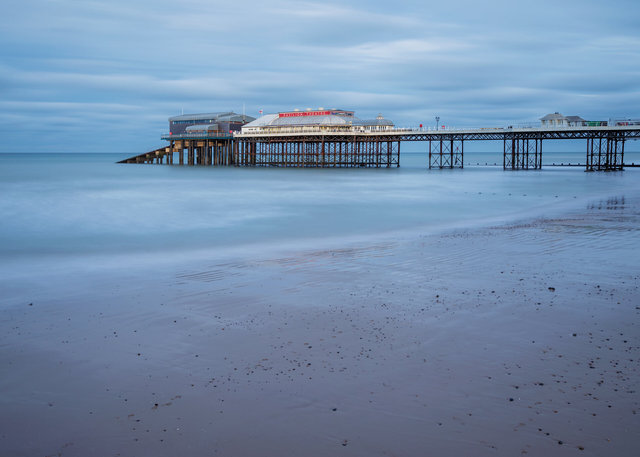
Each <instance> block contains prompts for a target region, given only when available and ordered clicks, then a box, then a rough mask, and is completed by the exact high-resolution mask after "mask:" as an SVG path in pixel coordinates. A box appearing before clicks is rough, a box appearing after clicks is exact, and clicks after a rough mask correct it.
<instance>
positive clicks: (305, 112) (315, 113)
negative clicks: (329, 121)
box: [278, 111, 331, 117]
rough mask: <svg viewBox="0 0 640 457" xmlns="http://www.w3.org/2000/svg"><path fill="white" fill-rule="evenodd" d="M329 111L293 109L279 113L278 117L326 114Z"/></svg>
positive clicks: (329, 112)
mask: <svg viewBox="0 0 640 457" xmlns="http://www.w3.org/2000/svg"><path fill="white" fill-rule="evenodd" d="M330 114H331V111H293V112H290V113H279V114H278V117H299V116H328V115H330Z"/></svg>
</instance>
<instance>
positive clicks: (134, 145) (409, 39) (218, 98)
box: [0, 0, 640, 153]
mask: <svg viewBox="0 0 640 457" xmlns="http://www.w3.org/2000/svg"><path fill="white" fill-rule="evenodd" d="M5 3H6V4H4V5H3V25H2V27H1V28H0V94H1V96H0V135H1V137H2V142H0V152H136V153H138V152H145V151H147V150H151V149H155V148H157V147H161V146H163V144H164V142H163V141H162V140H161V139H160V136H161V135H162V134H163V133H165V132H167V131H168V122H167V119H168V118H169V117H170V116H174V115H178V114H181V113H183V112H184V113H185V114H187V113H205V112H215V111H227V110H232V111H236V112H239V113H241V112H242V111H243V110H245V112H246V114H248V115H252V116H256V117H257V116H258V112H259V110H263V111H264V113H273V112H278V111H288V110H292V109H295V108H299V109H305V108H318V107H324V108H340V109H348V110H355V111H356V116H358V117H361V118H365V119H366V118H373V117H375V116H376V115H377V114H378V113H382V114H383V115H384V116H385V117H387V118H388V119H391V120H393V121H394V122H395V124H396V125H398V126H401V127H415V126H418V125H419V124H424V125H425V126H428V125H432V124H433V125H435V116H439V117H440V124H443V125H446V126H449V127H493V126H505V125H520V124H531V123H538V122H539V121H538V120H539V118H540V117H542V116H544V115H545V114H548V113H551V112H556V111H558V112H560V113H562V114H565V115H579V116H582V117H583V118H585V119H588V120H602V119H609V118H640V26H638V24H639V23H640V2H638V1H637V0H607V1H594V0H580V1H576V0H564V1H557V0H554V1H548V0H537V1H526V2H523V1H517V0H510V1H506V0H486V1H484V2H479V1H477V0H473V1H469V0H456V1H455V2H447V1H442V0H441V1H437V2H436V1H431V0H419V1H414V0H409V1H401V0H397V1H389V0H384V1H378V0H368V1H364V0H353V1H349V2H347V1H334V0H326V1H322V2H318V1H290V0H271V1H268V0H264V1H254V0H244V1H235V2H233V1H218V0H209V1H205V0H180V1H171V2H169V1H167V0H128V1H123V0H108V1H91V0H8V1H7V2H5Z"/></svg>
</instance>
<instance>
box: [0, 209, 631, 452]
mask: <svg viewBox="0 0 640 457" xmlns="http://www.w3.org/2000/svg"><path fill="white" fill-rule="evenodd" d="M639 248H640V210H639V206H638V205H637V202H631V201H629V200H628V199H627V201H624V200H623V199H614V200H610V201H603V202H600V203H598V202H596V203H595V204H594V205H593V206H591V207H589V208H586V209H585V210H584V211H583V212H581V213H579V214H571V215H567V217H566V218H559V219H553V220H537V221H530V222H527V223H523V224H517V225H507V226H500V227H491V228H486V229H478V230H459V231H454V232H450V233H446V234H441V235H429V236H423V237H418V238H413V239H411V238H404V239H397V240H391V241H390V240H386V239H385V240H381V241H380V242H377V243H375V242H373V243H370V242H367V243H366V244H362V245H353V246H348V247H344V248H343V249H327V250H308V251H298V252H287V253H282V255H276V256H260V255H256V256H251V257H252V258H248V259H247V258H245V259H242V258H235V259H216V258H215V257H212V258H211V259H210V261H208V262H201V261H198V262H197V263H190V262H185V263H180V264H178V265H159V266H158V267H157V268H155V269H150V270H148V271H145V272H142V271H140V270H138V269H133V268H132V269H127V268H126V265H125V266H123V267H122V268H120V269H119V270H118V271H116V270H112V269H110V268H107V267H105V268H101V267H100V266H94V267H93V268H92V269H91V270H90V271H82V272H80V271H76V272H74V273H73V275H71V274H70V273H69V272H67V271H63V272H60V273H56V272H50V273H49V275H48V276H47V275H44V274H43V273H42V272H40V273H41V275H40V279H38V278H35V277H34V278H25V279H24V280H22V281H21V282H20V281H18V282H15V281H14V282H13V283H12V284H14V285H13V286H12V287H11V288H9V285H8V284H6V283H5V284H3V287H5V291H6V293H5V299H4V303H0V305H2V314H1V316H2V320H1V324H0V325H1V330H2V331H1V336H0V344H1V347H2V350H1V351H0V366H1V367H2V376H1V377H0V455H3V456H4V455H7V456H87V455H93V456H143V455H149V456H151V455H153V456H185V457H186V456H194V457H195V456H209V455H222V456H238V455H245V456H283V455H305V456H329V455H331V456H333V455H345V456H348V455H351V456H416V455H433V456H461V455H469V456H485V455H486V456H514V455H527V454H528V455H534V456H538V455H547V456H550V455H553V456H564V455H567V456H570V455H584V456H605V455H615V456H635V455H637V452H638V449H639V447H640V416H639V415H638V412H639V410H640V400H639V396H638V388H639V387H640V386H639V384H640V382H639V379H640V376H639V374H640V373H639V368H640V329H639V327H638V326H639V325H640V324H639V323H640V320H639V317H640V289H639V287H640V268H639V266H640V260H639V257H638V254H637V253H638V252H639ZM0 299H1V297H0Z"/></svg>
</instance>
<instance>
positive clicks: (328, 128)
mask: <svg viewBox="0 0 640 457" xmlns="http://www.w3.org/2000/svg"><path fill="white" fill-rule="evenodd" d="M392 129H393V122H391V121H390V120H388V119H385V118H384V117H383V116H382V115H381V114H379V115H378V116H377V117H376V118H375V119H368V120H363V119H359V118H357V117H356V116H355V115H354V112H353V111H345V110H341V109H329V110H327V109H324V108H318V109H317V110H312V109H310V108H309V109H307V110H305V111H301V110H293V111H285V112H280V113H277V114H267V115H264V116H262V117H259V118H258V119H256V120H255V121H253V122H249V123H248V124H245V125H244V126H243V127H242V129H241V132H242V134H243V135H250V134H269V133H314V132H378V131H386V130H392Z"/></svg>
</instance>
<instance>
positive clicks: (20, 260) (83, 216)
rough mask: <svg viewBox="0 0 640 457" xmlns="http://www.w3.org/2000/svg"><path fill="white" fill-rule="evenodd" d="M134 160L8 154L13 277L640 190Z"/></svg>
mask: <svg viewBox="0 0 640 457" xmlns="http://www.w3.org/2000/svg"><path fill="white" fill-rule="evenodd" d="M565 154H566V153H565ZM496 157H499V154H484V155H482V154H477V155H475V156H473V159H477V160H479V161H482V160H484V161H487V160H495V158H496ZM575 157H578V154H575ZM580 157H581V155H580ZM122 158H123V156H122V155H121V154H2V155H0V214H1V215H2V221H1V223H0V257H1V258H2V259H3V265H4V267H5V269H7V268H8V269H9V270H11V269H13V270H15V269H18V270H19V269H20V268H28V266H29V265H30V262H34V261H36V260H37V261H41V260H43V259H49V260H52V259H53V260H55V261H56V262H64V261H65V259H69V258H73V257H75V258H78V257H82V256H85V255H103V256H111V255H114V254H121V255H140V254H145V253H146V254H149V253H153V254H158V253H160V254H162V255H164V256H166V257H170V256H171V255H189V254H188V253H190V252H191V253H197V252H203V251H214V252H219V253H222V252H226V251H228V250H236V251H237V250H240V251H242V250H244V249H247V250H249V251H250V250H255V249H260V248H261V247H274V246H284V245H294V246H295V245H297V246H302V247H309V248H315V247H318V246H322V245H323V244H334V243H342V242H345V241H349V240H358V239H362V238H366V237H371V236H380V235H385V234H391V235H393V234H395V233H400V232H417V233H431V232H434V231H439V230H443V229H448V228H453V227H469V226H478V225H486V224H495V223H501V222H508V221H511V220H516V219H526V218H532V217H538V216H549V215H552V214H554V212H557V211H561V210H565V209H567V208H569V207H571V208H580V207H582V208H584V206H585V205H586V204H587V203H588V202H589V201H591V200H598V199H606V198H610V197H613V198H622V197H624V196H625V195H631V194H637V193H638V189H639V188H640V184H639V182H640V181H639V180H638V172H637V169H628V170H625V171H624V172H618V173H585V172H584V171H583V169H582V168H566V167H565V168H559V167H547V168H543V170H541V171H519V172H513V171H503V170H502V168H501V166H498V167H473V166H472V167H466V168H465V169H463V170H459V169H458V170H429V169H427V167H426V164H425V163H424V162H425V160H426V156H425V155H424V154H415V153H414V154H404V155H403V156H402V158H401V167H400V168H392V169H282V168H234V167H220V168H213V167H188V166H182V167H181V166H177V165H175V166H167V165H131V164H116V163H115V162H116V161H117V160H119V159H122ZM465 161H466V160H465ZM14 272H15V271H14Z"/></svg>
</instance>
